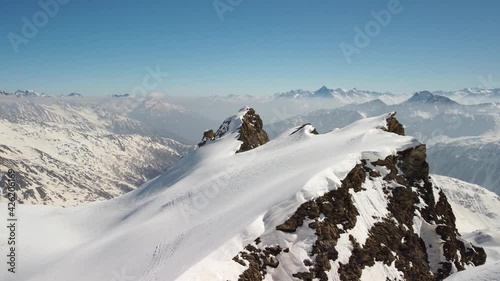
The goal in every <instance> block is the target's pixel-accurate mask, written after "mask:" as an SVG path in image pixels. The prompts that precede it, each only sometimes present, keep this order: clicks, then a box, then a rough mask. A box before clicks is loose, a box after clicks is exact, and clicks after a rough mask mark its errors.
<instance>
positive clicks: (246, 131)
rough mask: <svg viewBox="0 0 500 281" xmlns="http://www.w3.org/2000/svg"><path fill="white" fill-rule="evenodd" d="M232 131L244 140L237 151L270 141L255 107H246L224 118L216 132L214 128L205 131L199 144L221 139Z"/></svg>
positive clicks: (246, 149)
mask: <svg viewBox="0 0 500 281" xmlns="http://www.w3.org/2000/svg"><path fill="white" fill-rule="evenodd" d="M231 133H237V134H238V137H237V139H238V140H239V141H241V142H242V144H241V146H240V148H239V149H238V151H236V153H239V152H244V151H248V150H251V149H254V148H256V147H258V146H261V145H263V144H265V143H267V142H268V141H269V137H268V135H267V133H266V131H264V129H263V123H262V119H261V118H260V116H259V115H258V114H257V113H255V110H254V109H253V108H250V107H244V108H242V109H240V111H239V113H238V114H237V115H234V116H232V117H229V118H227V119H226V120H224V122H222V124H221V125H220V127H219V129H218V130H217V132H216V133H215V134H214V132H213V130H208V131H205V132H204V133H203V138H202V140H201V142H200V143H199V144H198V146H203V145H204V144H205V143H206V142H207V141H209V140H211V141H213V140H216V139H220V138H222V137H224V136H226V135H227V134H231Z"/></svg>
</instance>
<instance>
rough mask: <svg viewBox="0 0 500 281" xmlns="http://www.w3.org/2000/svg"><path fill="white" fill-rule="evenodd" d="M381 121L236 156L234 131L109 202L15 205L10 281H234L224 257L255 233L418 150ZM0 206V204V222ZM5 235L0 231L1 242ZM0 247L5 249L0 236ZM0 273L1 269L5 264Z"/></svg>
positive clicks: (1, 207)
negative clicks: (382, 163)
mask: <svg viewBox="0 0 500 281" xmlns="http://www.w3.org/2000/svg"><path fill="white" fill-rule="evenodd" d="M388 117H389V114H384V115H381V116H378V117H374V118H368V119H363V120H360V121H358V122H356V123H353V124H351V125H349V126H347V127H344V128H342V129H339V130H336V131H334V132H330V133H327V134H324V135H312V134H310V133H309V130H300V131H298V132H297V133H295V134H293V135H290V133H291V132H293V131H294V130H295V129H296V128H294V129H291V130H290V131H288V132H285V133H284V134H283V135H281V136H280V137H278V138H276V139H274V140H272V141H271V142H269V143H267V144H266V145H264V146H261V147H258V148H256V149H254V150H251V151H248V152H244V153H238V154H235V151H237V150H238V148H239V146H240V141H238V140H236V137H237V132H232V133H229V134H226V135H225V136H223V137H222V138H220V139H217V140H216V141H214V142H211V143H209V144H207V145H205V146H203V147H201V148H200V149H198V150H196V151H193V152H192V153H190V154H189V155H187V156H186V157H184V158H183V159H182V160H180V161H179V162H178V163H177V164H176V165H174V166H173V167H171V168H170V169H168V170H167V171H166V172H165V173H164V174H162V175H161V176H159V177H157V178H155V179H154V180H152V181H150V182H148V183H146V184H144V185H143V186H141V187H140V188H138V189H137V190H135V191H132V192H130V193H128V194H126V195H124V196H121V197H118V198H115V199H113V200H109V201H105V202H99V203H91V204H87V205H82V206H79V207H74V208H58V207H47V206H20V207H19V208H18V213H17V215H18V217H19V218H20V219H19V232H18V239H19V241H22V243H21V242H20V243H19V248H18V255H19V257H18V259H19V260H20V261H21V262H19V268H18V273H16V275H15V280H33V281H35V280H36V281H44V280H72V281H79V280H82V281H83V280H106V281H109V280H116V278H117V277H116V276H120V275H122V276H123V275H124V276H125V277H127V278H129V279H130V278H132V280H206V281H208V280H221V278H228V279H234V278H236V277H237V276H238V275H239V274H241V273H242V272H243V270H244V268H243V266H241V265H239V264H237V263H235V262H234V261H231V258H232V257H234V256H235V255H236V254H237V253H238V252H239V251H240V250H241V249H243V247H244V246H246V245H247V244H249V243H252V241H253V240H254V239H255V238H257V237H258V236H262V237H264V238H265V239H268V240H270V239H273V238H272V237H267V238H266V235H265V232H266V231H267V230H274V229H275V227H276V225H277V224H280V223H282V222H284V221H285V220H286V219H287V218H288V216H290V215H291V214H292V213H293V212H294V211H295V210H296V208H297V207H298V206H299V205H300V204H301V203H303V202H305V201H306V200H310V199H311V198H313V197H316V196H319V195H322V194H323V193H324V192H326V191H327V190H329V189H334V188H337V187H338V186H340V180H341V179H343V178H344V177H345V176H346V175H347V173H348V172H349V171H350V170H351V169H352V168H353V167H354V166H355V165H356V163H359V161H360V159H361V158H362V155H368V154H369V155H371V157H372V158H373V157H378V158H385V157H387V156H388V155H392V154H395V153H397V151H401V150H405V149H408V148H410V147H414V146H416V145H418V144H420V143H419V142H418V141H417V140H416V139H414V138H412V137H408V136H399V135H396V134H393V133H388V132H385V131H383V130H381V128H383V127H384V126H385V125H386V121H385V120H386V118H388ZM234 118H235V119H238V118H239V117H238V115H236V116H234ZM234 121H237V120H234ZM326 179H328V180H326ZM365 200H366V199H362V198H360V201H359V202H363V201H365ZM368 209H370V210H371V208H368ZM6 210H7V206H6V205H5V204H0V215H1V219H5V217H6V215H7V214H6ZM278 210H279V211H278ZM6 231H7V230H6V228H0V237H6V235H7V233H6ZM307 231H309V230H307V229H304V230H303V231H298V233H297V234H296V235H298V236H301V235H302V236H307V235H308V233H307ZM301 233H302V234H301ZM275 239H277V240H278V239H282V238H281V237H275ZM287 239H288V240H286V241H288V243H291V244H293V243H294V241H295V240H296V241H302V240H303V239H302V238H301V239H294V237H287ZM0 241H1V242H0V251H1V252H4V251H5V250H6V247H7V245H6V244H5V243H4V242H3V241H6V239H1V240H0ZM267 243H270V242H269V241H268V242H267ZM306 244H307V243H306ZM307 247H308V246H307V245H304V244H303V245H300V244H297V245H295V246H294V247H291V250H293V251H297V252H302V253H303V255H305V251H306V250H307ZM298 256H299V257H300V256H301V254H299V255H298ZM215 265H216V266H215ZM287 266H290V267H293V266H295V267H296V268H298V267H299V263H295V264H294V263H293V261H291V262H289V263H288V264H287ZM1 267H2V268H0V272H2V274H3V272H7V271H6V268H5V267H6V264H5V263H2V265H1ZM280 267H281V266H280ZM384 270H387V269H386V268H384ZM201 272H203V274H201ZM196 276H197V277H198V279H195V278H194V277H196ZM268 276H270V277H272V276H275V274H272V272H270V274H268ZM199 278H201V279H199ZM122 279H123V278H122ZM2 280H4V279H3V278H2ZM125 280H128V279H125ZM266 280H273V279H266ZM274 280H279V279H274Z"/></svg>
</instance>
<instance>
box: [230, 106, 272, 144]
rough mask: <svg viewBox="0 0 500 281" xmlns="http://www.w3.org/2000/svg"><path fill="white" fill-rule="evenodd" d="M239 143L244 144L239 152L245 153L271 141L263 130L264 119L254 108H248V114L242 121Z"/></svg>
mask: <svg viewBox="0 0 500 281" xmlns="http://www.w3.org/2000/svg"><path fill="white" fill-rule="evenodd" d="M241 121H242V124H241V127H240V136H239V137H238V140H239V141H242V142H243V143H242V144H241V146H240V149H239V150H238V151H237V152H244V151H248V150H251V149H254V148H256V147H258V146H261V145H263V144H265V143H266V142H268V141H269V137H268V136H267V133H266V131H264V129H263V127H264V126H263V124H262V119H260V116H259V115H258V114H256V113H255V110H254V109H253V108H248V110H247V113H246V114H245V115H243V118H242V119H241Z"/></svg>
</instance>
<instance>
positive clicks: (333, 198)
mask: <svg viewBox="0 0 500 281" xmlns="http://www.w3.org/2000/svg"><path fill="white" fill-rule="evenodd" d="M386 130H387V131H388V132H392V133H396V134H400V135H404V128H403V126H402V125H401V124H400V123H399V122H398V121H397V120H396V118H395V117H394V115H391V116H390V117H389V118H388V119H387V128H386ZM327 180H328V181H331V180H330V179H328V178H327ZM368 182H370V184H367V183H368ZM374 182H378V183H379V187H375V185H374V184H373V183H374ZM331 184H332V185H334V183H333V182H331ZM374 188H379V189H381V194H383V195H382V196H383V198H384V199H383V200H385V201H386V206H385V208H386V209H387V215H385V216H384V217H381V218H377V220H376V221H375V222H374V223H373V225H372V226H371V228H370V229H369V231H368V237H367V238H366V241H357V239H356V238H355V235H353V234H354V233H355V232H353V230H354V228H355V227H356V226H357V224H358V223H360V218H361V217H360V212H361V211H360V210H358V208H357V205H356V203H355V200H354V196H358V195H356V194H362V193H363V192H367V191H368V189H374ZM300 227H307V228H310V229H313V230H314V232H315V235H316V241H315V242H314V244H313V246H312V250H311V251H310V252H309V253H308V255H309V259H306V260H304V261H303V266H304V267H305V268H307V270H305V271H301V272H295V273H291V275H292V276H293V277H295V278H296V279H297V280H320V281H327V280H329V277H328V276H329V274H328V272H330V271H332V270H335V271H336V273H334V275H335V274H337V275H338V277H339V278H340V280H346V281H347V280H360V278H361V276H362V273H363V269H365V268H367V267H372V266H374V265H375V263H382V264H384V265H385V266H388V267H391V266H393V267H395V268H396V269H397V271H398V272H399V273H400V274H401V276H400V277H399V278H398V280H429V281H431V280H443V279H445V278H446V277H448V276H449V275H450V274H452V273H454V272H455V271H460V270H464V269H465V268H466V267H468V266H478V265H481V264H484V263H485V261H486V254H485V251H484V250H483V249H482V248H480V247H476V246H474V245H472V244H470V243H468V242H465V241H464V240H462V239H461V238H460V234H459V232H458V230H457V228H456V225H455V216H454V215H453V211H452V209H451V206H450V205H449V203H448V201H447V198H446V195H445V194H444V193H443V192H442V191H440V190H439V189H438V188H437V187H435V186H433V184H432V182H431V181H430V178H429V165H428V163H427V161H426V146H425V145H418V146H416V147H413V148H410V149H407V150H404V151H400V152H398V153H397V154H396V155H390V156H388V157H386V158H384V159H380V160H377V161H369V160H366V159H365V160H361V161H360V163H359V164H357V165H356V166H354V168H353V169H352V170H351V171H350V172H349V173H348V174H347V176H346V177H345V178H344V179H343V180H342V181H341V186H340V187H338V188H337V189H333V190H331V191H329V192H327V193H326V194H324V195H322V196H320V197H317V198H315V199H313V200H309V201H306V202H305V203H303V204H302V205H301V206H300V207H299V208H298V209H297V210H296V211H295V212H294V213H293V214H292V215H291V216H290V217H289V218H288V219H287V220H286V221H284V222H283V223H281V224H279V225H278V226H277V227H276V231H279V232H282V233H286V234H292V235H293V234H296V233H297V231H298V228H300ZM342 235H344V236H345V235H347V237H348V241H349V243H350V246H349V249H347V251H350V256H349V258H348V260H347V261H346V262H345V261H343V262H340V261H339V251H340V250H341V249H339V248H338V246H339V245H338V241H339V239H340V238H341V236H342ZM257 241H260V240H259V239H258V240H257ZM344 244H345V242H344ZM344 244H342V245H344ZM249 246H251V248H252V249H253V248H256V249H254V250H253V251H251V252H253V253H260V252H261V251H263V249H266V247H268V245H267V246H266V245H263V246H261V248H259V245H258V243H256V244H253V245H249ZM249 246H247V248H245V250H244V251H242V252H241V253H240V255H239V256H242V255H243V254H245V253H247V252H249V249H248V247H249ZM343 247H346V246H345V245H344V246H343ZM344 250H345V249H344ZM280 255H286V253H284V252H282V253H281V254H280ZM278 258H279V256H278ZM286 258H287V257H286V256H283V259H286ZM235 260H236V258H235ZM237 261H238V262H240V264H242V265H244V266H248V269H247V270H246V271H245V273H246V274H250V272H254V274H253V275H251V276H252V277H251V278H249V277H248V276H249V275H245V274H242V275H241V276H240V279H239V280H245V281H247V280H264V278H265V273H266V268H267V267H268V265H266V263H265V256H263V255H260V254H253V255H252V259H247V261H249V264H247V263H241V260H240V259H238V260H237ZM273 265H275V266H277V267H279V263H274V264H273ZM257 272H258V273H259V274H257ZM330 274H331V273H330Z"/></svg>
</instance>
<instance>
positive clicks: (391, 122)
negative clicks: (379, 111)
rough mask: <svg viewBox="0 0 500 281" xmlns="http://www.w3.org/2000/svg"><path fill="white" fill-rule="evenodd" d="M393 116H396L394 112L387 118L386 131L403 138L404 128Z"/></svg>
mask: <svg viewBox="0 0 500 281" xmlns="http://www.w3.org/2000/svg"><path fill="white" fill-rule="evenodd" d="M394 116H396V112H394V113H393V114H391V116H390V117H389V118H387V131H388V132H391V133H395V134H398V135H400V136H404V135H405V128H404V126H403V125H402V124H401V123H399V121H398V120H397V119H396V117H394Z"/></svg>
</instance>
